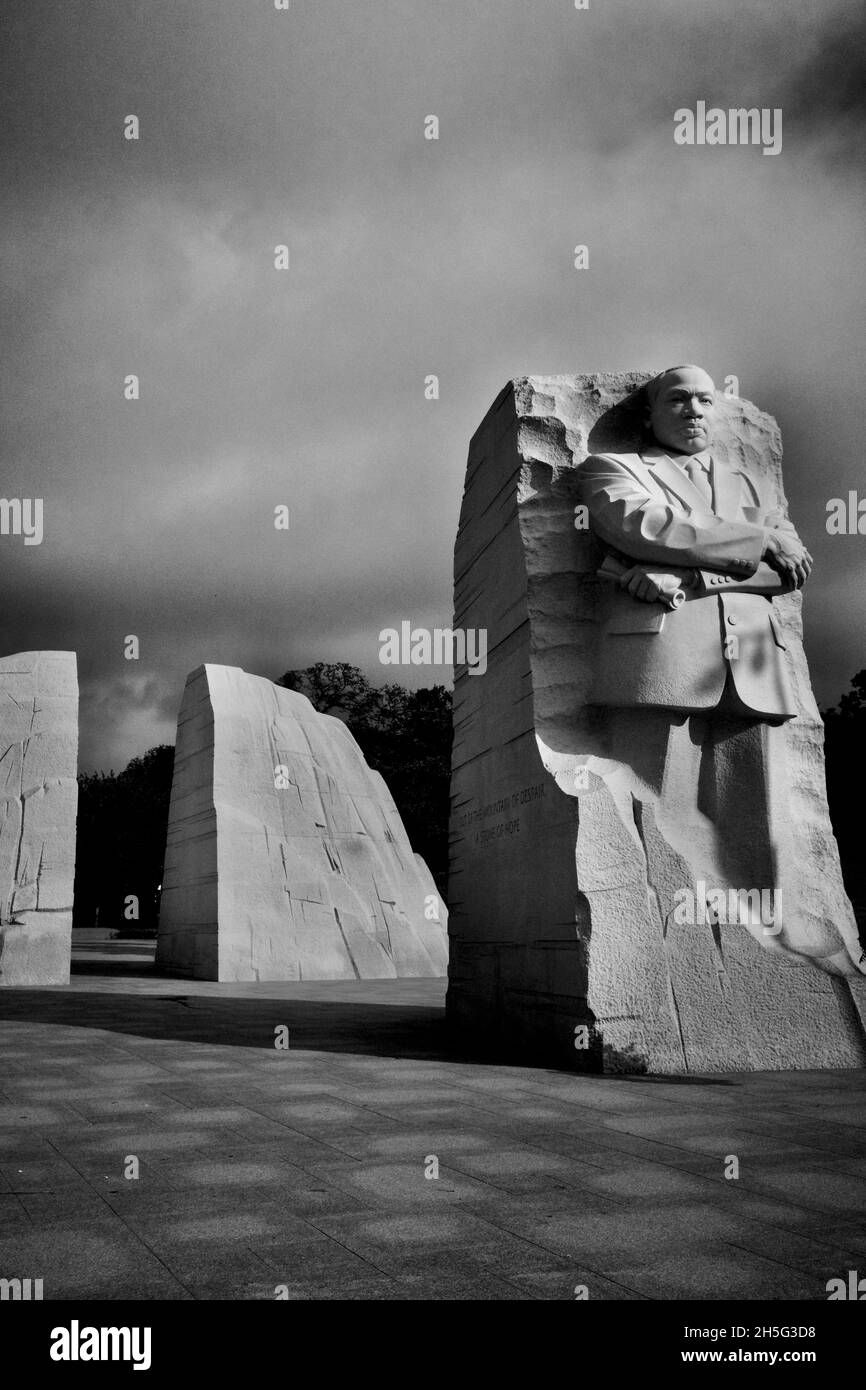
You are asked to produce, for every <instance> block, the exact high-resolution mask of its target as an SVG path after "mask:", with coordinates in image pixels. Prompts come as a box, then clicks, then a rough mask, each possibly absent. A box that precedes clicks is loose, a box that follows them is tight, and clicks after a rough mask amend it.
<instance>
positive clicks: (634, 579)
mask: <svg viewBox="0 0 866 1390" xmlns="http://www.w3.org/2000/svg"><path fill="white" fill-rule="evenodd" d="M693 582H694V580H693V578H692V577H691V576H688V577H685V578H684V577H683V575H682V573H680V574H671V573H670V572H669V571H668V570H651V569H648V568H647V567H646V565H632V567H631V569H628V570H626V572H625V574H623V575H622V576H621V578H620V581H619V584H620V588H621V589H627V590H628V592H629V593H630V594H631V596H632V598H638V599H642V600H643V602H644V603H667V602H668V601H669V600H670V599H672V598H673V596H674V594H675V593H676V592H677V590H678V589H687V588H689V587H690V585H691V583H693Z"/></svg>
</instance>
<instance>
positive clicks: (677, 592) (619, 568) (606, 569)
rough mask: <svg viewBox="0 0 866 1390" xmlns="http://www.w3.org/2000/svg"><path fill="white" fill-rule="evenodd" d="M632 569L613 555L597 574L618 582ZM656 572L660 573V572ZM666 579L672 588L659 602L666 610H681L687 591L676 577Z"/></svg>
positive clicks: (606, 559)
mask: <svg viewBox="0 0 866 1390" xmlns="http://www.w3.org/2000/svg"><path fill="white" fill-rule="evenodd" d="M631 568H632V566H631V565H624V564H623V563H622V561H621V560H615V559H614V557H613V556H612V555H608V556H606V558H605V559H604V561H603V562H602V564H601V567H600V568H599V569H598V570H596V574H597V575H598V577H599V579H612V580H615V581H618V580H620V579H621V578H622V576H623V575H624V574H628V572H629V570H630V569H631ZM655 572H656V573H658V571H655ZM666 578H667V579H668V581H669V585H670V587H669V588H668V587H666V588H664V589H663V590H662V594H661V597H660V598H659V599H658V602H659V603H661V604H663V605H664V607H665V608H668V609H671V610H673V609H676V608H681V607H682V605H683V604H684V603H685V601H686V595H685V590H683V589H681V588H680V586H679V580H678V579H677V577H676V575H673V574H671V575H667V576H666ZM654 601H655V600H654Z"/></svg>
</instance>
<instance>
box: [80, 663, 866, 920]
mask: <svg viewBox="0 0 866 1390" xmlns="http://www.w3.org/2000/svg"><path fill="white" fill-rule="evenodd" d="M277 684H278V685H282V686H285V687H286V689H289V690H297V691H300V693H301V694H302V695H306V697H307V698H308V700H310V702H311V704H312V705H313V706H314V708H315V709H317V710H319V711H321V712H322V713H324V714H332V715H335V716H336V717H337V718H339V719H342V720H343V722H344V723H345V724H347V725H348V728H349V730H350V731H351V733H352V734H353V735H354V737H355V739H356V740H357V742H358V744H359V745H360V748H361V751H362V753H363V754H364V757H365V758H366V760H367V763H368V764H369V766H370V767H372V768H375V769H376V771H377V772H380V773H381V774H382V776H383V777H384V779H385V781H386V782H387V784H388V786H389V788H390V791H391V795H392V796H393V798H394V801H395V803H396V805H397V809H398V811H399V812H400V815H401V817H402V819H403V824H404V825H405V827H406V832H407V834H408V836H409V839H410V841H411V842H412V848H413V849H414V850H416V851H417V853H418V854H420V855H422V856H423V858H424V859H425V860H426V861H427V864H428V865H429V868H430V871H431V873H432V874H433V877H434V879H435V881H436V886H437V888H438V889H439V891H440V892H441V894H442V896H443V897H444V899H445V901H446V902H447V900H448V883H447V878H448V812H449V781H450V770H451V705H452V697H451V692H450V691H449V690H447V689H446V688H445V686H442V685H436V686H433V687H432V688H429V689H422V690H406V689H404V688H403V686H400V685H396V684H391V685H384V686H372V685H371V684H370V682H369V681H368V680H367V677H366V676H365V675H364V674H363V672H361V671H359V670H358V668H357V667H355V666H350V665H348V664H347V663H346V662H336V663H326V662H321V661H320V662H317V663H316V665H314V666H309V667H307V668H306V669H305V670H300V671H286V673H285V674H284V675H283V676H281V677H280V679H279V681H278V682H277ZM821 714H822V717H823V720H824V729H825V754H826V770H827V798H828V802H829V806H830V818H831V821H832V824H833V830H834V833H835V835H836V839H837V841H838V843H839V853H840V856H841V860H842V873H843V877H844V880H845V887H846V890H847V892H848V894H849V896H850V898H851V900H852V902H853V903H854V907H855V911H856V913H857V919H858V922H859V924H860V930H861V936H866V857H864V855H863V854H862V851H861V846H860V838H859V837H860V826H859V814H860V806H861V803H862V792H861V790H860V785H861V778H862V777H863V774H864V771H866V671H860V672H859V673H858V674H857V675H856V676H854V678H853V680H852V682H851V690H850V691H849V692H848V693H847V694H845V695H843V696H842V698H841V700H840V701H839V704H838V706H835V707H834V708H832V709H826V710H822V711H821ZM173 766H174V749H173V748H172V747H171V746H170V745H168V744H161V745H159V746H158V747H156V748H151V749H150V751H149V752H147V753H145V754H144V756H143V757H141V758H133V759H132V761H131V762H130V763H129V765H128V766H127V767H126V768H125V769H124V770H123V772H120V773H114V772H113V771H112V772H108V773H100V772H94V773H82V774H81V775H80V776H79V778H78V787H79V793H78V830H77V848H76V868H75V909H74V913H73V924H74V926H76V927H94V926H99V927H105V928H110V929H113V930H117V931H122V932H123V933H124V934H126V935H144V936H152V935H154V933H155V932H156V926H157V920H158V911H159V892H160V885H161V883H162V872H163V864H164V859H165V835H166V827H167V825H168V807H169V798H170V794H171V777H172V769H173Z"/></svg>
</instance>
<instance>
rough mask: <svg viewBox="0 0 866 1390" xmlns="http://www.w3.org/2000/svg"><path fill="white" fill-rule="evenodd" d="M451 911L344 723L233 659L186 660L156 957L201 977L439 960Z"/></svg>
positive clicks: (415, 970)
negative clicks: (220, 662) (194, 663)
mask: <svg viewBox="0 0 866 1390" xmlns="http://www.w3.org/2000/svg"><path fill="white" fill-rule="evenodd" d="M446 921H447V912H446V909H445V906H444V904H443V903H442V901H441V899H440V898H439V896H438V893H437V890H436V887H435V884H434V882H433V878H432V876H431V875H430V873H429V871H428V869H427V867H426V865H425V863H424V861H423V860H422V859H421V858H420V856H419V855H416V854H414V853H413V851H412V846H411V845H410V843H409V840H408V837H407V835H406V831H405V830H404V828H403V824H402V821H401V820H400V816H399V814H398V812H397V808H396V806H395V805H394V801H393V798H392V797H391V794H390V792H389V791H388V788H387V786H386V784H385V782H384V780H383V778H382V777H381V776H380V775H379V773H378V772H374V771H373V770H372V769H371V768H369V767H368V766H367V764H366V762H365V761H364V757H363V755H362V753H361V750H360V748H359V747H358V745H357V743H356V742H355V740H354V738H353V737H352V735H351V733H350V732H349V730H348V729H347V728H346V726H345V725H344V724H343V723H342V722H341V721H340V720H339V719H335V718H332V717H331V716H330V715H326V714H319V713H318V712H317V711H316V710H315V709H314V708H313V706H312V705H311V704H310V702H309V700H308V699H307V698H306V696H304V695H301V694H299V693H298V692H296V691H293V690H284V689H283V688H282V687H281V686H277V685H274V684H273V683H272V682H271V681H268V680H265V679H263V678H262V677H261V676H252V675H248V674H247V672H245V671H241V670H239V669H238V668H237V667H234V666H212V665H207V666H200V667H199V668H198V670H196V671H193V672H192V674H191V675H190V676H189V678H188V680H187V683H186V689H185V691H184V696H183V701H182V704H181V710H180V716H179V720H178V731H177V746H176V751H175V762H174V779H173V783H172V791H171V806H170V810H169V826H168V841H167V847H166V862H165V873H164V877H163V892H162V902H161V908H160V921H159V938H158V945H157V963H158V964H159V965H160V966H161V967H163V968H164V969H166V970H168V971H171V972H173V973H177V974H185V975H192V976H195V977H196V978H198V979H204V980H347V979H368V980H369V979H388V978H395V977H409V976H417V977H423V976H436V975H444V973H445V970H446V966H447V933H446Z"/></svg>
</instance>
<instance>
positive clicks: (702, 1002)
mask: <svg viewBox="0 0 866 1390" xmlns="http://www.w3.org/2000/svg"><path fill="white" fill-rule="evenodd" d="M651 375H652V373H649V372H637V373H631V374H624V375H612V374H598V375H594V376H559V377H529V378H521V379H520V380H516V381H514V382H511V383H509V385H508V386H507V387H506V388H505V390H504V391H502V392H501V394H500V395H499V396H498V397H497V399H496V401H495V402H494V404H493V406H492V407H491V409H490V411H489V413H488V414H487V416H486V418H485V419H484V421H483V422H482V424H481V426H480V427H479V429H478V431H477V432H476V434H475V435H474V437H473V439H472V442H471V445H470V449H469V461H468V466H467V473H466V487H465V492H464V498H463V506H462V511H461V517H460V527H459V532H458V537H457V544H456V550H455V616H454V626H455V628H457V627H460V628H464V629H469V628H476V629H477V628H486V629H487V651H488V667H487V672H486V674H485V675H483V676H480V675H477V674H471V673H470V672H469V671H468V670H467V669H466V668H463V669H459V670H457V671H456V672H455V705H454V735H455V737H454V752H453V765H452V824H451V830H452V835H451V841H452V851H451V873H450V882H449V902H450V908H451V917H450V922H449V934H450V939H451V954H450V967H449V991H448V1015H449V1021H450V1024H451V1026H452V1028H453V1029H454V1030H455V1032H457V1033H458V1034H459V1035H461V1036H462V1037H464V1038H468V1039H470V1040H472V1041H473V1042H475V1043H477V1044H479V1045H482V1046H485V1047H487V1048H491V1049H494V1050H496V1051H498V1052H501V1053H509V1054H512V1055H527V1056H528V1055H537V1056H539V1057H543V1058H545V1059H546V1060H552V1061H556V1062H558V1063H559V1064H562V1065H566V1066H571V1067H574V1068H577V1069H581V1068H584V1067H586V1068H590V1069H595V1068H598V1067H599V1066H601V1065H602V1062H604V1064H605V1065H606V1066H608V1067H610V1068H612V1069H635V1070H643V1069H649V1070H653V1071H661V1072H685V1071H691V1070H726V1069H751V1068H755V1069H760V1068H783V1067H814V1066H856V1065H863V1063H864V1061H866V1051H864V1031H863V1017H864V983H863V976H862V974H861V973H860V971H861V969H862V964H861V966H860V968H858V964H857V962H858V960H860V959H861V954H862V953H861V951H860V947H859V944H858V941H857V932H856V926H855V922H854V918H853V913H852V910H851V906H850V903H849V902H848V899H847V897H846V895H845V892H844V889H843V885H842V879H841V874H840V869H839V859H838V852H837V847H836V842H835V839H834V837H833V834H832V830H831V827H830V821H829V816H828V812H827V803H826V793H825V783H824V769H823V751H822V745H823V726H822V723H821V720H820V716H819V714H818V711H817V707H816V705H815V701H814V698H813V695H812V691H811V687H810V683H809V676H808V671H807V667H806V660H805V656H804V654H803V647H802V626H801V596H800V595H799V594H792V595H788V596H785V597H783V598H781V599H778V600H776V603H775V607H776V609H777V612H778V614H779V616H780V618H781V620H782V623H783V626H784V634H785V639H786V646H787V653H786V661H787V668H788V675H789V677H790V680H791V683H792V686H793V690H794V692H795V695H796V700H797V709H798V715H797V718H795V719H793V720H790V721H789V722H788V723H786V724H784V725H781V726H779V727H775V728H770V727H769V726H761V728H760V729H759V730H758V731H757V732H756V731H755V730H754V729H753V731H752V733H750V734H743V735H740V734H739V733H737V734H734V735H732V737H731V738H730V739H725V740H722V741H721V743H720V747H719V750H718V755H717V757H716V761H715V763H714V764H713V775H714V777H715V784H714V785H712V786H710V787H707V786H705V785H702V786H701V797H700V798H698V797H697V789H696V787H694V786H692V787H690V786H689V779H690V776H692V774H694V772H695V764H694V760H693V757H692V752H691V751H690V750H689V748H688V742H687V738H688V735H687V733H686V740H685V742H684V741H683V738H682V736H680V743H679V745H674V744H670V743H669V744H666V745H665V744H663V743H660V742H659V740H658V739H657V738H656V737H655V734H654V732H653V726H652V715H653V714H654V711H652V710H650V711H645V710H624V711H623V710H616V711H613V710H599V709H598V708H597V707H593V706H592V705H591V704H590V702H589V696H590V691H591V687H592V681H593V676H594V670H595V664H594V654H595V651H596V644H597V639H598V626H599V625H598V612H599V607H600V605H599V596H600V593H601V587H600V586H601V584H602V583H603V581H600V580H599V579H598V578H597V567H598V565H599V551H598V547H597V543H596V542H595V540H594V539H593V537H592V536H591V534H590V533H589V531H587V530H581V529H578V526H577V525H576V524H575V523H576V521H578V522H582V518H581V517H580V514H579V513H576V511H575V508H576V507H577V506H579V505H580V496H581V495H580V490H579V483H578V470H579V466H580V464H581V463H582V462H583V460H584V459H585V458H586V457H587V456H588V455H589V454H592V453H600V452H628V451H630V450H634V449H637V448H639V446H640V425H639V421H640V402H639V399H638V396H637V392H638V391H639V388H640V387H641V386H642V384H643V383H644V382H645V381H646V380H648V379H649V377H650V376H651ZM719 413H720V417H721V418H720V422H719V428H718V430H717V435H716V439H715V441H714V445H713V449H714V453H715V452H716V450H717V449H718V450H720V451H721V453H722V456H723V457H724V456H727V458H728V460H729V461H730V462H732V463H733V462H737V461H739V462H740V463H742V464H745V465H746V467H747V468H748V469H749V470H750V471H753V472H754V473H755V474H756V475H760V476H761V477H762V478H763V479H765V481H766V483H767V485H768V488H769V490H770V492H771V493H773V494H775V499H776V504H777V505H778V506H779V507H780V508H781V509H783V510H784V509H785V506H786V504H785V498H784V494H783V490H782V479H781V441H780V435H779V430H778V427H777V425H776V423H775V421H773V420H772V419H771V418H770V417H769V416H767V415H765V414H763V413H762V412H761V411H759V410H757V409H756V407H755V406H753V405H751V404H750V403H749V402H747V401H744V400H739V399H728V398H724V399H722V400H721V401H720V407H719ZM707 601H715V600H707ZM749 739H751V740H752V744H751V745H749V744H748V740H749ZM690 759H692V761H690ZM676 777H681V779H682V797H681V799H679V801H678V798H677V795H676V794H675V787H674V788H673V789H672V786H671V779H675V778H676ZM738 779H739V780H738ZM663 780H664V781H665V806H664V815H662V814H661V811H660V804H659V803H660V798H659V795H658V790H659V787H660V785H661V783H662V781H663ZM756 789H757V790H759V792H760V795H759V796H756V795H755V792H756ZM713 799H715V806H716V813H715V817H716V818H715V820H713V815H712V814H710V815H707V814H705V808H706V804H707V801H708V800H709V801H713ZM722 802H724V803H725V805H726V806H727V808H728V809H727V811H726V812H725V815H724V816H721V815H720V813H719V811H718V808H719V806H720V805H721V804H722ZM759 802H761V803H762V804H763V805H765V807H766V808H767V809H766V814H764V813H759V811H758V809H757V806H758V803H759ZM671 804H674V805H675V806H676V805H679V807H680V811H679V813H678V814H676V813H675V814H674V815H673V816H671V814H670V806H671ZM702 805H703V806H704V810H702V809H701V806H702ZM734 807H738V808H739V809H738V810H737V812H736V814H734V813H733V811H732V808H734ZM725 817H726V819H725ZM720 827H721V832H722V833H721V834H720ZM754 845H758V846H759V848H761V850H762V851H763V852H764V856H765V859H766V862H767V864H768V866H769V870H768V871H769V872H770V874H771V884H768V885H767V886H772V887H773V888H774V889H775V890H776V891H777V892H778V890H782V893H783V897H784V904H785V914H784V927H783V930H782V931H781V932H780V933H778V934H775V933H773V932H767V933H766V934H765V933H764V932H763V930H762V928H758V929H754V930H753V929H751V928H750V929H746V927H744V926H742V925H740V923H739V921H734V922H730V923H725V924H723V925H718V924H715V925H711V924H710V923H708V922H706V921H703V922H702V921H700V920H698V921H695V922H692V923H689V924H685V925H680V924H679V922H678V920H677V916H676V915H675V908H676V905H677V903H678V902H680V901H681V899H680V898H678V896H677V895H678V893H680V892H681V890H682V889H683V888H690V889H692V890H694V891H696V892H699V891H700V885H701V883H704V884H707V885H710V886H712V887H716V886H722V887H725V888H727V887H733V888H734V889H737V890H739V889H741V888H751V887H753V886H754V887H757V886H759V885H758V884H756V883H752V882H747V883H742V882H738V881H737V880H736V879H734V881H733V882H730V881H729V880H728V879H726V864H727V863H728V862H733V861H734V860H735V859H737V854H739V860H738V862H745V858H746V857H747V854H748V853H751V850H752V849H753V848H754ZM727 850H730V855H728V854H727V853H726V851H727ZM735 851H736V853H735ZM740 851H742V852H740ZM763 883H764V880H762V881H761V885H760V886H763ZM780 901H781V899H780ZM584 1030H586V1031H584ZM587 1039H588V1041H589V1046H588V1047H584V1046H582V1044H583V1043H585V1042H586V1041H587Z"/></svg>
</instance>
